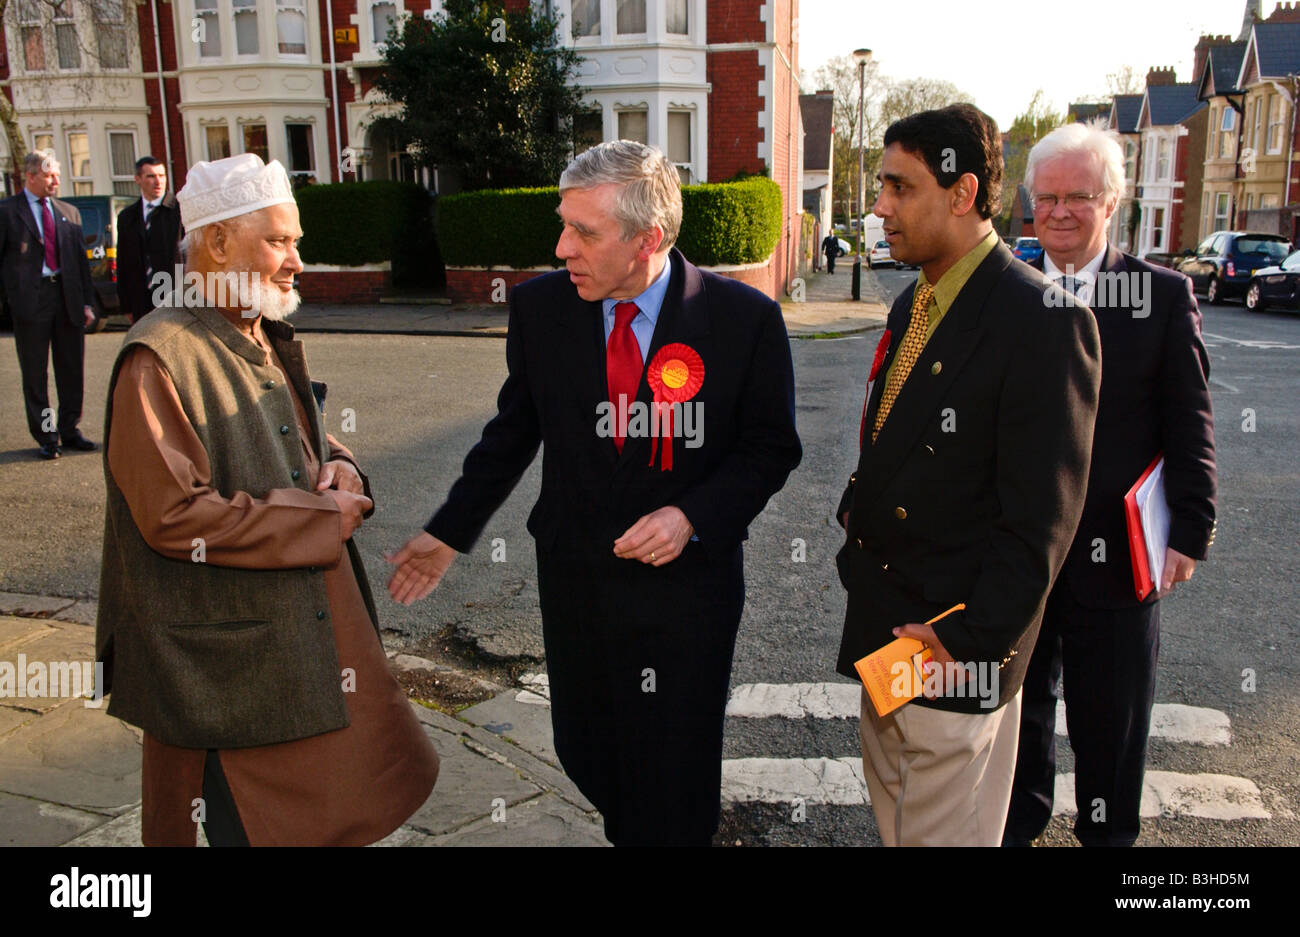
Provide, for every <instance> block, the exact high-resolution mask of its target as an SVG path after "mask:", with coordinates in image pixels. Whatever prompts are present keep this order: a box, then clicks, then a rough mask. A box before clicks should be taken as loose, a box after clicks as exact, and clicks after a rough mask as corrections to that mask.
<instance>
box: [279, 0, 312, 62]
mask: <svg viewBox="0 0 1300 937" xmlns="http://www.w3.org/2000/svg"><path fill="white" fill-rule="evenodd" d="M304 4H305V0H275V7H276V11H275V30H276V38H277V41H278V44H279V48H280V51H281V52H283V53H284V54H285V55H306V54H307V10H306V7H305V5H304Z"/></svg>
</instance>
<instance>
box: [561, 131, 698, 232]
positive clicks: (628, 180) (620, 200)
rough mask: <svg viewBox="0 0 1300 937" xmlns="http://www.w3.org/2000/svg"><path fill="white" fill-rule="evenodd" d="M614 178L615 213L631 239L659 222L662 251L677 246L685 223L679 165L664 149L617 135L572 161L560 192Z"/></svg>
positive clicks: (565, 171)
mask: <svg viewBox="0 0 1300 937" xmlns="http://www.w3.org/2000/svg"><path fill="white" fill-rule="evenodd" d="M611 182H612V183H614V184H616V185H618V186H620V188H619V190H618V195H616V196H615V198H614V217H615V218H616V219H618V222H619V224H620V226H621V227H622V229H623V240H625V241H628V240H631V239H632V238H633V237H635V236H636V235H638V234H640V233H641V232H642V231H646V230H648V229H650V228H653V227H655V226H656V225H657V226H658V227H660V228H662V229H663V232H664V239H663V242H662V243H661V244H660V245H659V249H660V250H661V251H664V250H667V249H668V248H670V247H672V246H673V244H674V243H675V242H676V240H677V234H678V232H679V231H681V227H682V186H681V179H680V177H679V176H678V175H677V167H676V166H674V165H673V164H672V163H671V162H669V160H668V157H666V156H665V155H664V154H663V152H662V151H660V150H658V149H656V148H655V147H652V146H646V145H645V144H644V143H637V142H636V141H635V140H611V141H610V142H608V143H601V144H599V145H597V146H593V147H592V148H591V149H589V150H587V151H586V152H585V153H582V154H580V155H579V156H578V157H576V158H575V159H574V160H573V162H571V163H569V166H568V168H567V169H565V170H564V172H563V173H562V174H561V175H560V195H564V193H565V191H567V190H568V189H591V188H595V187H596V186H598V185H605V184H607V183H611Z"/></svg>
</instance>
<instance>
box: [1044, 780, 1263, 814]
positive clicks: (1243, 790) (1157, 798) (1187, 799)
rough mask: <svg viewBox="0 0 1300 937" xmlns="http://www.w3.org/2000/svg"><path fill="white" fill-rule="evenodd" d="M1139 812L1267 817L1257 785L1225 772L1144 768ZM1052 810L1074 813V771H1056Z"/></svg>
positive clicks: (1053, 811)
mask: <svg viewBox="0 0 1300 937" xmlns="http://www.w3.org/2000/svg"><path fill="white" fill-rule="evenodd" d="M1139 811H1140V813H1141V815H1142V816H1143V817H1144V818H1147V819H1153V818H1155V817H1199V818H1201V819H1203V820H1269V819H1272V816H1273V815H1272V814H1271V813H1269V812H1268V811H1267V810H1266V809H1264V801H1263V798H1262V797H1261V796H1260V793H1259V788H1258V787H1256V786H1255V783H1254V782H1253V781H1249V780H1247V779H1246V778H1238V777H1233V776H1232V775H1228V774H1179V773H1178V772H1176V771H1147V773H1146V775H1145V776H1144V781H1143V785H1142V806H1141V807H1140V808H1139ZM1052 813H1053V814H1065V815H1067V816H1074V814H1075V813H1076V810H1075V805H1074V775H1073V774H1058V775H1057V776H1056V792H1055V794H1054V795H1053V799H1052Z"/></svg>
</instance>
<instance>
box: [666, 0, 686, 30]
mask: <svg viewBox="0 0 1300 937" xmlns="http://www.w3.org/2000/svg"><path fill="white" fill-rule="evenodd" d="M689 8H690V0H668V31H669V32H670V33H674V34H676V35H680V36H684V35H686V34H687V33H689V32H690V31H691V30H690V19H689V14H688V13H687V10H688V9H689Z"/></svg>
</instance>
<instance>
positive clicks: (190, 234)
mask: <svg viewBox="0 0 1300 937" xmlns="http://www.w3.org/2000/svg"><path fill="white" fill-rule="evenodd" d="M211 223H212V224H223V225H225V226H226V228H227V229H229V230H230V231H231V232H238V231H240V230H242V229H243V228H244V226H245V225H247V224H248V215H246V214H244V215H235V216H234V217H231V218H226V219H224V220H222V221H214V222H211ZM207 228H208V225H203V226H202V227H201V228H194V229H193V230H190V231H186V232H185V236H184V237H183V238H181V262H182V263H188V262H189V261H190V260H191V258H193V256H194V252H195V251H197V250H198V249H199V248H200V247H201V246H202V244H203V232H204V231H206V230H207Z"/></svg>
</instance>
